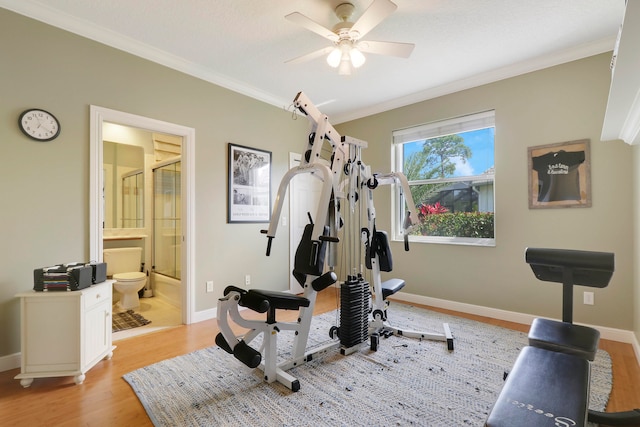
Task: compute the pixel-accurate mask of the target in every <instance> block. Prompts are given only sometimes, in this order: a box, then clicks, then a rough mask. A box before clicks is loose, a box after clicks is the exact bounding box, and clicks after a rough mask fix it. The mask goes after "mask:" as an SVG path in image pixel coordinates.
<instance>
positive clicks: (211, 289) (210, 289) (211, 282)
mask: <svg viewBox="0 0 640 427" xmlns="http://www.w3.org/2000/svg"><path fill="white" fill-rule="evenodd" d="M207 292H213V281H212V280H207Z"/></svg>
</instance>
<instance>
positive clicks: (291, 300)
mask: <svg viewBox="0 0 640 427" xmlns="http://www.w3.org/2000/svg"><path fill="white" fill-rule="evenodd" d="M247 293H248V294H250V295H252V296H255V297H262V298H264V299H265V300H267V301H269V307H270V308H274V309H281V310H298V309H299V308H300V307H309V304H310V301H309V300H308V299H307V298H305V297H301V296H298V295H293V294H289V293H286V292H278V291H265V290H264V289H249V291H248V292H247Z"/></svg>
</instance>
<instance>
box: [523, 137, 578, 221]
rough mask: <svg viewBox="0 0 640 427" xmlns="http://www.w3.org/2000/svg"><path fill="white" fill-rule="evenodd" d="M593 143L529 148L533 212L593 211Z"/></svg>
mask: <svg viewBox="0 0 640 427" xmlns="http://www.w3.org/2000/svg"><path fill="white" fill-rule="evenodd" d="M589 142H590V141H589V140H588V139H581V140H578V141H569V142H559V143H556V144H548V145H538V146H535V147H529V148H528V149H527V151H528V156H527V157H528V161H529V209H544V208H588V207H591V153H590V149H589Z"/></svg>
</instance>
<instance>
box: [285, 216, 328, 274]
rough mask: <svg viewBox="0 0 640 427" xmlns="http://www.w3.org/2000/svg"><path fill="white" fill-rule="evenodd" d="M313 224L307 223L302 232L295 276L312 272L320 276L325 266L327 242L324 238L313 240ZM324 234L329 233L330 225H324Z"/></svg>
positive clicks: (296, 258)
mask: <svg viewBox="0 0 640 427" xmlns="http://www.w3.org/2000/svg"><path fill="white" fill-rule="evenodd" d="M312 233H313V224H307V225H305V227H304V231H303V233H302V239H300V244H299V245H298V249H296V256H295V265H294V267H293V269H294V276H295V275H296V274H297V275H300V274H310V275H312V276H320V275H321V274H322V270H323V268H324V256H325V253H326V246H327V242H325V241H324V240H313V239H312V237H313V236H312V235H311V234H312ZM323 235H325V236H327V235H329V227H327V226H325V227H324V232H323Z"/></svg>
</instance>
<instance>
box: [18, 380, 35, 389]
mask: <svg viewBox="0 0 640 427" xmlns="http://www.w3.org/2000/svg"><path fill="white" fill-rule="evenodd" d="M31 383H33V378H23V379H21V380H20V385H21V386H22V387H24V388H27V387H29V386H30V385H31Z"/></svg>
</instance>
